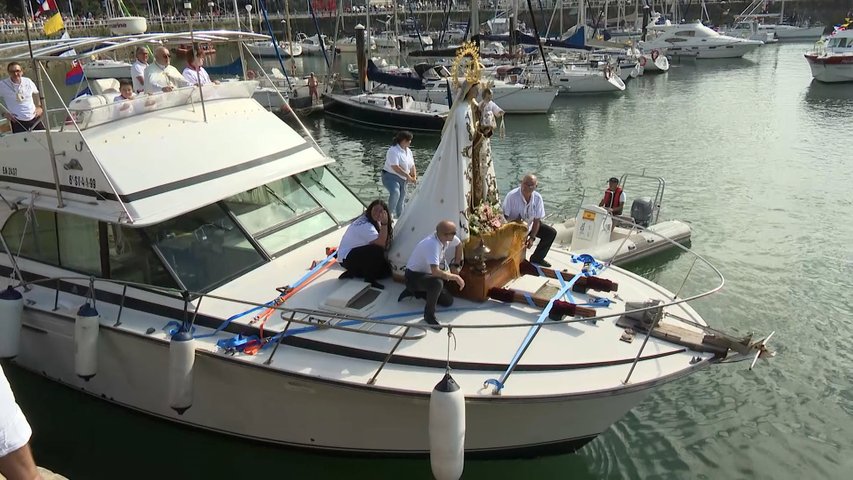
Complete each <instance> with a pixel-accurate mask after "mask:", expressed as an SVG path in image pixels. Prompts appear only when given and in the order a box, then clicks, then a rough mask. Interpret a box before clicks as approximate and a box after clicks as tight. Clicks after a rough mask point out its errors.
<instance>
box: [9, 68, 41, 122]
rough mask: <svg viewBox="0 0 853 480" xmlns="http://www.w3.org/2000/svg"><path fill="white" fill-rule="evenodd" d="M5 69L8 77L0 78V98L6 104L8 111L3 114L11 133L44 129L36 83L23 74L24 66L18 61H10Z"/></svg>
mask: <svg viewBox="0 0 853 480" xmlns="http://www.w3.org/2000/svg"><path fill="white" fill-rule="evenodd" d="M6 71H7V72H9V78H4V79H3V80H0V98H3V102H4V103H5V104H6V109H7V110H8V112H5V113H4V116H5V117H6V118H7V119H8V120H9V123H11V124H12V133H21V132H28V131H30V130H44V125H42V123H41V115H42V113H44V111H43V110H42V108H41V101H40V100H39V90H38V88H37V87H36V84H35V83H33V81H32V80H30V79H29V78H27V77H25V76H24V67H22V66H21V64H20V63H18V62H11V63H10V64H9V65H8V66H7V67H6Z"/></svg>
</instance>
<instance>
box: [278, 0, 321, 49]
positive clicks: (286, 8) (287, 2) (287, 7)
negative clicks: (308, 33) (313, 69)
mask: <svg viewBox="0 0 853 480" xmlns="http://www.w3.org/2000/svg"><path fill="white" fill-rule="evenodd" d="M284 19H285V23H284V25H285V27H286V29H287V31H286V32H285V35H287V52H288V53H290V61H291V62H293V65H296V56H295V55H293V35H292V34H291V31H290V0H284ZM317 38H319V37H317Z"/></svg>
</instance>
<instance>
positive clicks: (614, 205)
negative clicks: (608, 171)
mask: <svg viewBox="0 0 853 480" xmlns="http://www.w3.org/2000/svg"><path fill="white" fill-rule="evenodd" d="M607 184H608V185H607V189H605V190H604V198H602V199H601V201H600V202H598V206H599V207H604V208H605V209H606V210H607V211H608V212H610V213H611V214H613V215H622V207H623V206H624V205H625V192H623V191H622V187H620V186H619V179H618V178H616V177H610V180H609V181H608V182H607Z"/></svg>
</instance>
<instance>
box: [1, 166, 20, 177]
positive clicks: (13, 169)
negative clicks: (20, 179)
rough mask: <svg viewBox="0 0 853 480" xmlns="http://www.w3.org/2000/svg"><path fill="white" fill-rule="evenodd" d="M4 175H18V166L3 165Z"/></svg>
mask: <svg viewBox="0 0 853 480" xmlns="http://www.w3.org/2000/svg"><path fill="white" fill-rule="evenodd" d="M3 175H9V176H11V177H17V176H18V168H17V167H7V166H6V165H3Z"/></svg>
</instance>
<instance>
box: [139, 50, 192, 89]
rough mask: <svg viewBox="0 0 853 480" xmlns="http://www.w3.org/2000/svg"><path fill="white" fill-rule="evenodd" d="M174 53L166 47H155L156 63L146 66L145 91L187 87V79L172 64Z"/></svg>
mask: <svg viewBox="0 0 853 480" xmlns="http://www.w3.org/2000/svg"><path fill="white" fill-rule="evenodd" d="M171 58H172V54H171V53H170V52H169V49H168V48H166V47H157V48H156V49H154V63H152V64H151V65H148V67H147V68H145V79H144V82H145V93H158V92H171V91H172V90H174V89H175V88H177V87H186V86H187V80H186V79H185V78H184V76H183V75H181V72H179V71H178V69H177V68H175V67H173V66H172V65H171V63H170V62H171Z"/></svg>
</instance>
